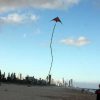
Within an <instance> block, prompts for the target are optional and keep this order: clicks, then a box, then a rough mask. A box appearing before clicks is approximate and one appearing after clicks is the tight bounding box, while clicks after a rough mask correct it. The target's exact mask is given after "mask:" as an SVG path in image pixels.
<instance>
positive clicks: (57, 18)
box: [49, 17, 62, 75]
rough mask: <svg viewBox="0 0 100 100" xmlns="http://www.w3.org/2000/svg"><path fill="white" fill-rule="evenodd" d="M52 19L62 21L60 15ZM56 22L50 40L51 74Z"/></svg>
mask: <svg viewBox="0 0 100 100" xmlns="http://www.w3.org/2000/svg"><path fill="white" fill-rule="evenodd" d="M52 21H55V22H56V23H57V22H60V23H62V22H61V20H60V19H59V17H56V18H54V19H52ZM56 23H55V25H54V27H53V31H52V34H51V40H50V51H51V65H50V70H49V75H50V72H51V69H52V66H53V58H54V57H53V49H52V43H53V36H54V32H55V28H56Z"/></svg>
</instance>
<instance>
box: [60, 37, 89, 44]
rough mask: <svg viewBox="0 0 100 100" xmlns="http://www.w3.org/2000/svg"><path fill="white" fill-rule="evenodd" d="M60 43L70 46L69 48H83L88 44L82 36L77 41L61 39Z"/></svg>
mask: <svg viewBox="0 0 100 100" xmlns="http://www.w3.org/2000/svg"><path fill="white" fill-rule="evenodd" d="M60 42H61V43H63V44H65V45H70V46H84V45H87V44H89V43H90V41H89V40H88V39H87V38H86V37H83V36H81V37H79V38H77V39H73V38H66V39H62V40H61V41H60Z"/></svg>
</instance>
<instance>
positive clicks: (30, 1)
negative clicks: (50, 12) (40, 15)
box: [0, 0, 80, 12]
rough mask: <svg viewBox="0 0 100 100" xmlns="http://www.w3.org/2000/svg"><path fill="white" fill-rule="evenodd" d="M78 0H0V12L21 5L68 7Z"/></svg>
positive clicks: (52, 7) (44, 7)
mask: <svg viewBox="0 0 100 100" xmlns="http://www.w3.org/2000/svg"><path fill="white" fill-rule="evenodd" d="M79 1H80V0H0V12H6V11H8V10H15V9H19V8H23V7H32V8H38V9H39V8H42V9H68V8H69V7H71V6H73V5H77V4H78V3H79Z"/></svg>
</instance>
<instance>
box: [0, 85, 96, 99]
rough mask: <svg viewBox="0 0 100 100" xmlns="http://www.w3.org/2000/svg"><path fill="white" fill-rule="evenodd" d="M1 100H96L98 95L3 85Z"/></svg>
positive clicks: (56, 89)
mask: <svg viewBox="0 0 100 100" xmlns="http://www.w3.org/2000/svg"><path fill="white" fill-rule="evenodd" d="M0 100H96V95H95V94H90V93H81V91H77V90H73V89H69V88H62V87H54V86H47V87H46V86H31V87H28V86H26V85H13V84H2V85H1V86H0Z"/></svg>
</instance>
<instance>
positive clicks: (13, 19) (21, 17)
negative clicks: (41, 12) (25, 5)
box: [0, 13, 38, 24]
mask: <svg viewBox="0 0 100 100" xmlns="http://www.w3.org/2000/svg"><path fill="white" fill-rule="evenodd" d="M37 19H38V16H36V15H33V14H31V15H25V14H18V13H11V14H8V15H6V16H0V23H17V24H19V23H23V22H27V21H36V20H37Z"/></svg>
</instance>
